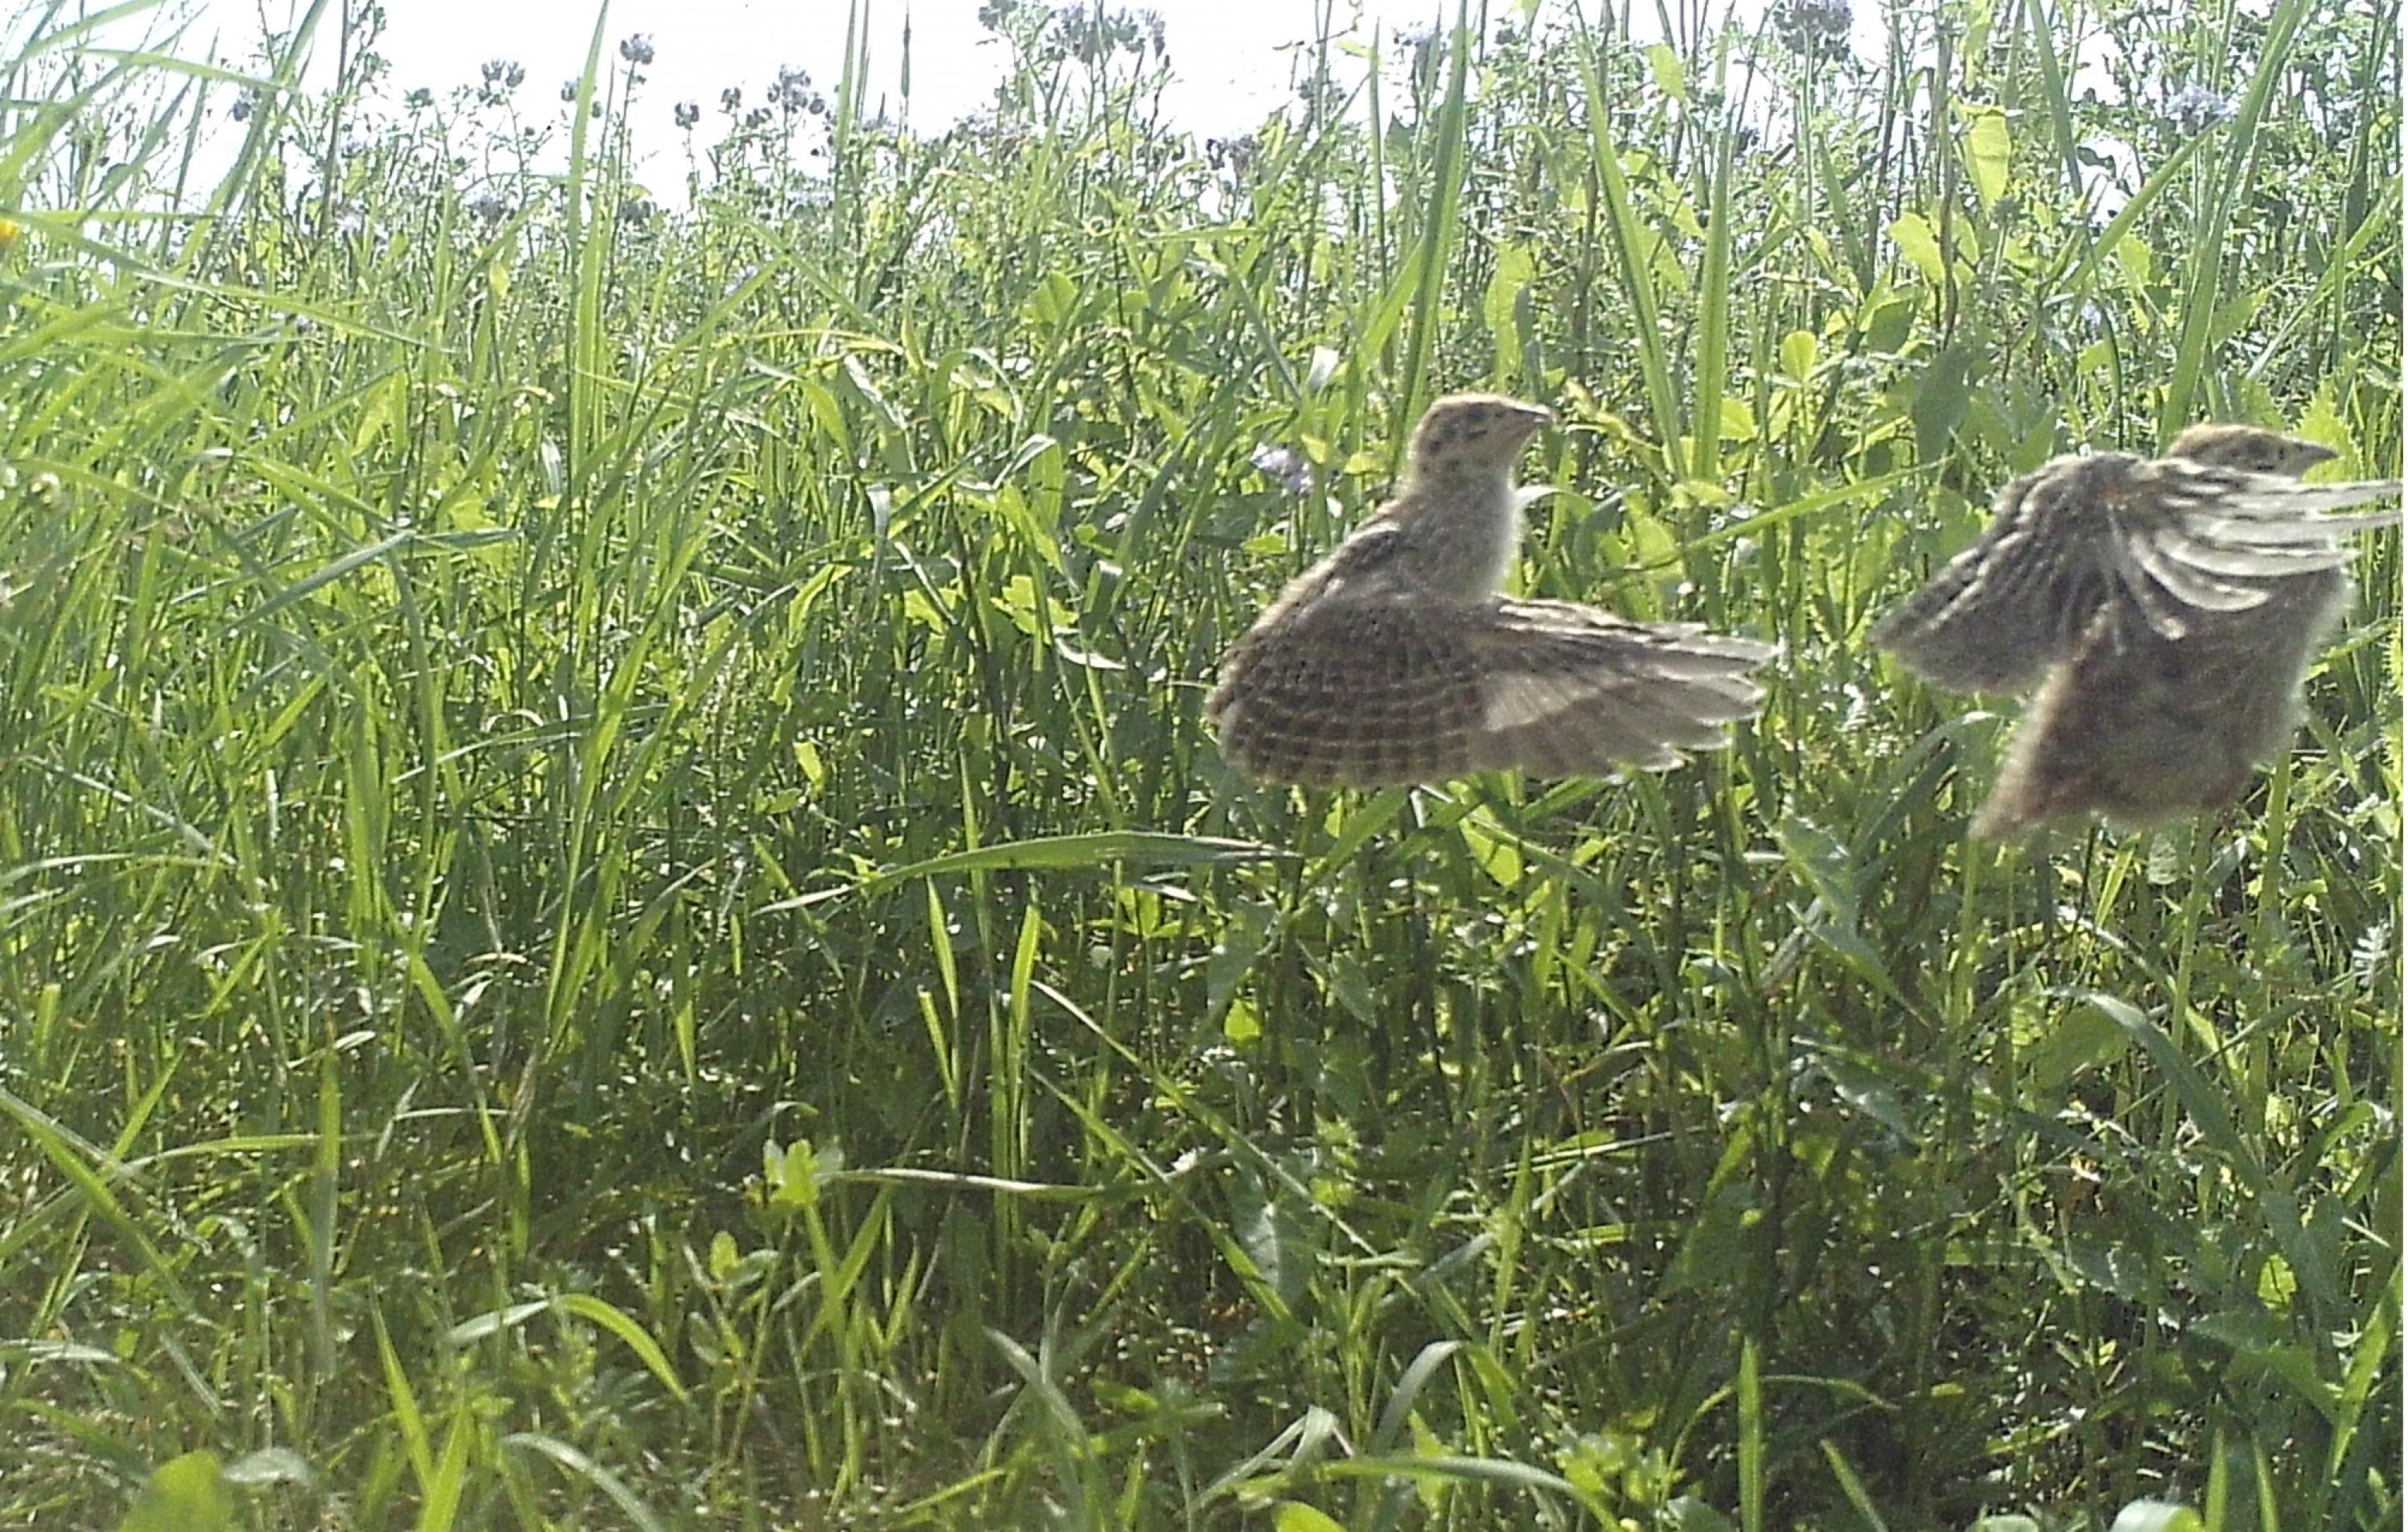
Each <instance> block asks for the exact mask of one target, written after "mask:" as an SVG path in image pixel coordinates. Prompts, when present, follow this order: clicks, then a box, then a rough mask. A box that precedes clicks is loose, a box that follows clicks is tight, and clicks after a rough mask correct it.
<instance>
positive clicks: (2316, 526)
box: [1872, 425, 2400, 692]
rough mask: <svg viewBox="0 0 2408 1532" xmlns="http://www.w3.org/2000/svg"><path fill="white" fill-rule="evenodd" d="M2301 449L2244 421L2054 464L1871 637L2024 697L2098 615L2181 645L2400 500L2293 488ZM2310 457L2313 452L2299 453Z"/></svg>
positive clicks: (2003, 503) (1970, 681) (1969, 681)
mask: <svg viewBox="0 0 2408 1532" xmlns="http://www.w3.org/2000/svg"><path fill="white" fill-rule="evenodd" d="M2302 448H2305V449H2307V450H2308V451H2322V449H2318V448H2315V447H2313V446H2312V445H2311V444H2309V443H2305V442H2300V441H2295V440H2294V439H2293V438H2291V437H2284V436H2281V435H2278V434H2277V433H2274V432H2272V431H2261V430H2258V429H2257V428H2256V427H2254V426H2233V425H2202V426H2193V427H2191V428H2190V429H2189V430H2187V431H2186V432H2184V433H2183V434H2182V435H2181V436H2179V437H2175V438H2174V443H2173V445H2172V446H2171V447H2170V448H2169V449H2168V450H2167V452H2166V455H2165V456H2163V457H2159V458H2142V457H2136V456H2133V455H2132V454H2130V453H2128V452H2094V453H2090V454H2087V455H2084V454H2071V455H2068V456H2065V457H2059V458H2054V459H2052V460H2050V461H2049V462H2047V463H2044V464H2042V465H2041V466H2040V467H2038V468H2036V469H2034V470H2033V471H2032V472H2030V473H2028V474H2026V475H2024V476H2023V477H2022V478H2020V479H2018V480H2014V482H2013V483H2010V484H2009V485H2008V486H2007V487H2006V488H2005V489H2003V490H2000V492H1999V495H1998V498H1997V500H1996V501H1995V502H1994V503H1993V505H1992V509H1993V512H1994V514H1993V516H1992V519H1991V522H1990V525H1989V527H1988V529H1987V530H1985V532H1984V533H1983V534H1982V537H1981V539H1980V540H1979V541H1978V542H1976V543H1974V545H1973V546H1972V547H1971V548H1969V549H1967V550H1966V551H1964V552H1962V553H1959V554H1957V557H1956V558H1955V559H1953V560H1952V561H1950V563H1949V564H1948V566H1947V567H1946V568H1944V569H1942V570H1941V571H1940V573H1938V574H1937V575H1934V576H1933V577H1932V578H1931V580H1929V581H1928V583H1926V584H1925V585H1924V587H1923V588H1922V589H1921V590H1919V591H1917V592H1915V593H1914V594H1913V595H1911V596H1909V597H1907V599H1906V600H1905V601H1903V602H1901V603H1899V606H1898V607H1897V608H1895V609H1892V610H1891V611H1890V612H1889V613H1888V614H1887V615H1885V616H1884V617H1883V618H1882V620H1881V621H1880V622H1879V623H1875V624H1874V626H1873V631H1872V641H1873V644H1874V646H1875V647H1876V648H1880V649H1885V650H1888V651H1891V652H1892V653H1895V654H1896V655H1898V657H1899V659H1900V660H1902V661H1904V662H1905V664H1906V666H1907V667H1908V668H1909V669H1911V670H1913V671H1914V672H1915V673H1916V674H1918V675H1920V676H1922V677H1923V678H1924V679H1925V680H1928V681H1930V682H1931V683H1932V684H1934V685H1936V686H1942V687H1946V688H1947V689H1949V690H1951V691H1957V692H2028V691H2029V690H2030V689H2031V688H2032V687H2033V686H2034V685H2035V684H2037V683H2038V682H2039V681H2040V680H2042V678H2043V677H2045V676H2046V675H2047V674H2048V673H2049V671H2050V670H2051V668H2052V667H2054V666H2057V664H2058V663H2059V662H2061V661H2064V660H2067V659H2070V658H2071V657H2072V656H2073V654H2074V653H2075V651H2077V650H2079V649H2080V648H2081V647H2082V645H2083V644H2084V642H2085V640H2086V639H2087V637H2088V636H2089V634H2090V632H2091V628H2092V624H2093V623H2094V621H2095V620H2096V619H2097V618H2098V617H2099V616H2100V613H2101V612H2106V613H2110V614H2111V615H2112V617H2113V620H2114V631H2116V632H2118V633H2119V634H2123V635H2127V636H2133V635H2137V634H2139V633H2140V632H2141V631H2142V630H2143V629H2144V628H2145V629H2146V630H2147V631H2149V632H2152V633H2155V634H2157V635H2158V636H2159V637H2165V638H2171V639H2179V638H2181V637H2183V636H2184V634H2185V633H2186V632H2187V631H2188V629H2189V627H2190V626H2191V624H2192V623H2196V622H2198V621H2200V620H2201V618H2202V616H2203V615H2204V614H2208V613H2214V612H2229V611H2239V610H2243V609H2247V608H2251V607H2256V606H2258V605H2260V604H2261V603H2263V602H2265V601H2266V600H2267V599H2268V595H2269V590H2270V588H2269V586H2268V585H2267V583H2266V582H2267V580H2270V579H2282V578H2285V577H2289V576H2295V575H2304V574H2312V573H2316V572H2319V571H2327V570H2334V569H2338V568H2340V567H2341V566H2343V565H2345V564H2347V563H2349V562H2350V561H2351V560H2352V559H2354V558H2356V557H2357V556H2358V553H2357V551H2356V550H2355V549H2352V548H2350V547H2348V546H2346V545H2344V544H2343V542H2342V540H2341V539H2342V537H2343V534H2345V533H2350V532H2356V531H2358V530H2360V529H2362V528H2365V527H2370V526H2378V525H2382V524H2384V523H2388V522H2393V521H2396V520H2398V519H2399V515H2398V512H2397V511H2396V510H2381V511H2372V512H2364V513H2360V514H2357V515H2351V516H2329V515H2321V514H2318V513H2319V512H2324V511H2331V510H2339V509H2342V508H2344V507H2348V506H2355V505H2359V504H2363V503H2364V502H2366V501H2369V500H2378V499H2384V498H2387V497H2390V496H2393V495H2397V494H2399V493H2400V484H2399V481H2398V480H2365V481H2361V482H2358V483H2349V484H2302V483H2300V482H2299V480H2298V477H2297V476H2298V475H2299V474H2300V472H2301V471H2302V468H2301V467H2300V466H2294V465H2293V463H2294V459H2295V456H2296V453H2297V451H2298V450H2300V449H2302ZM2311 461H2315V460H2311Z"/></svg>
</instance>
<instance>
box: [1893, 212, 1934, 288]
mask: <svg viewBox="0 0 2408 1532" xmlns="http://www.w3.org/2000/svg"><path fill="white" fill-rule="evenodd" d="M1889 237H1890V243H1892V244H1894V245H1896V246H1897V247H1898V248H1899V253H1900V254H1902V255H1904V256H1905V257H1906V259H1907V262H1908V264H1910V265H1913V266H1914V269H1915V270H1917V271H1919V272H1921V273H1922V274H1923V279H1924V280H1925V281H1927V282H1930V283H1931V284H1933V285H1934V286H1937V285H1939V283H1940V280H1941V279H1942V277H1943V276H1944V275H1945V273H1946V269H1947V267H1946V263H1944V262H1943V261H1942V259H1941V256H1940V236H1939V235H1938V234H1936V233H1934V232H1933V231H1932V227H1931V221H1930V220H1929V219H1928V218H1926V217H1924V216H1923V215H1922V214H1921V213H1900V214H1899V215H1898V217H1896V218H1894V219H1892V220H1891V221H1890V225H1889Z"/></svg>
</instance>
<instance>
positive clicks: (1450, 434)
mask: <svg viewBox="0 0 2408 1532" xmlns="http://www.w3.org/2000/svg"><path fill="white" fill-rule="evenodd" d="M1554 419H1555V413H1554V412H1553V411H1552V410H1548V409H1542V408H1540V407H1539V406H1537V405H1528V404H1524V403H1523V402H1522V401H1521V400H1519V399H1508V398H1506V397H1505V396H1503V395H1502V394H1448V395H1446V396H1445V397H1444V398H1442V399H1440V400H1438V401H1437V402H1436V403H1434V404H1432V405H1431V406H1430V407H1429V410H1428V412H1427V413H1426V414H1425V415H1423V416H1422V420H1421V423H1420V424H1419V425H1417V426H1415V427H1413V445H1412V465H1413V466H1414V467H1416V468H1420V469H1425V470H1436V471H1438V472H1441V473H1443V472H1445V471H1447V470H1449V469H1460V468H1496V467H1509V468H1510V467H1511V466H1512V464H1513V459H1514V458H1515V457H1517V456H1518V455H1520V453H1521V451H1522V444H1523V443H1524V442H1527V441H1528V440H1529V439H1530V437H1532V436H1533V435H1534V434H1535V433H1536V432H1537V431H1538V430H1539V428H1540V427H1541V426H1543V425H1545V424H1547V423H1548V422H1551V421H1553V420H1554Z"/></svg>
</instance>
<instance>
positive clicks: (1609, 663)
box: [1205, 394, 1774, 787]
mask: <svg viewBox="0 0 2408 1532" xmlns="http://www.w3.org/2000/svg"><path fill="white" fill-rule="evenodd" d="M1553 418H1554V417H1553V416H1552V415H1551V414H1550V413H1549V412H1548V411H1546V410H1544V409H1541V408H1539V407H1537V406H1535V405H1527V404H1523V403H1520V402H1519V401H1516V400H1513V399H1508V398H1503V397H1499V396H1498V395H1495V394H1450V395H1448V396H1446V397H1444V398H1441V399H1440V400H1438V401H1437V402H1436V403H1434V404H1432V405H1431V406H1430V408H1429V410H1428V412H1427V413H1426V414H1425V415H1423V417H1422V419H1421V422H1420V423H1419V424H1418V425H1416V426H1415V427H1414V428H1413V437H1412V445H1411V448H1410V450H1409V451H1408V454H1407V457H1406V463H1405V473H1404V478H1403V480H1402V482H1401V483H1400V484H1399V485H1398V489H1397V493H1396V497H1395V498H1394V499H1392V500H1390V501H1389V502H1388V503H1387V504H1386V505H1384V506H1382V507H1381V508H1379V510H1378V511H1377V512H1375V513H1374V514H1373V515H1372V516H1371V518H1370V519H1369V521H1367V522H1365V523H1363V525H1361V526H1360V527H1358V528H1356V529H1355V532H1354V533H1353V534H1351V535H1350V536H1349V537H1347V538H1346V539H1345V540H1344V541H1343V542H1341V543H1340V544H1339V545H1338V546H1337V547H1336V548H1335V549H1333V550H1331V551H1330V552H1329V553H1328V554H1327V556H1326V557H1325V558H1323V559H1322V560H1321V562H1319V563H1318V564H1315V565H1314V566H1312V568H1310V569H1307V570H1306V571H1305V572H1304V573H1303V574H1301V575H1298V576H1297V578H1296V579H1294V580H1290V581H1289V582H1288V584H1287V587H1286V589H1284V590H1283V591H1282V592H1281V593H1280V594H1279V598H1278V599H1277V600H1275V601H1273V602H1272V603H1271V605H1270V607H1269V609H1267V610H1265V611H1264V613H1263V614H1262V616H1261V617H1260V618H1259V619H1257V620H1256V621H1255V623H1254V626H1253V627H1252V628H1250V629H1248V630H1247V632H1246V634H1245V635H1244V637H1240V639H1239V640H1238V642H1237V643H1236V644H1235V645H1234V646H1232V647H1231V649H1230V651H1229V652H1228V655H1227V656H1226V658H1225V659H1224V660H1223V662H1222V665H1221V675H1220V681H1219V684H1218V685H1217V686H1215V687H1214V689H1213V691H1212V694H1211V698H1210V699H1209V700H1207V702H1206V703H1205V712H1206V715H1207V716H1208V717H1210V718H1211V720H1212V722H1213V723H1214V725H1215V727H1216V728H1217V730H1218V732H1219V736H1220V741H1221V752H1222V753H1223V755H1225V756H1226V758H1227V759H1228V760H1229V761H1230V762H1231V763H1232V764H1233V765H1235V766H1238V767H1239V769H1240V770H1242V771H1244V772H1245V773H1246V774H1247V775H1249V776H1251V777H1254V778H1256V779H1259V780H1264V781H1270V782H1292V783H1297V784H1300V785H1303V786H1309V787H1340V786H1344V787H1390V786H1405V785H1409V784H1412V783H1416V782H1435V781H1445V780H1453V779H1455V778H1460V777H1465V776H1469V774H1471V773H1472V772H1475V771H1484V770H1505V769H1515V768H1518V769H1522V770H1526V771H1530V772H1534V773H1537V774H1540V775H1542V776H1551V777H1566V776H1590V775H1598V776H1602V775H1608V774H1610V773H1611V772H1613V770H1614V768H1615V766H1617V764H1621V765H1628V766H1641V767H1645V768H1647V769H1650V770H1655V769H1660V768H1663V767H1667V766H1675V765H1677V764H1679V762H1680V760H1681V759H1682V757H1681V753H1680V752H1682V751H1684V750H1710V749H1713V748H1715V747H1717V746H1720V745H1722V744H1724V743H1725V742H1726V741H1727V734H1726V729H1725V725H1727V724H1729V723H1733V722H1736V721H1738V720H1740V719H1744V718H1750V717H1753V716H1755V714H1756V711H1757V709H1759V708H1761V707H1762V706H1763V703H1764V692H1763V690H1762V689H1761V688H1760V687H1758V686H1757V685H1756V683H1755V682H1754V681H1752V680H1749V679H1748V672H1750V671H1752V670H1754V669H1755V668H1756V666H1760V665H1762V664H1763V663H1764V662H1765V661H1766V660H1768V659H1770V657H1771V656H1772V654H1773V652H1774V650H1773V647H1772V646H1771V645H1770V644H1764V643H1759V642H1757V641H1756V640H1754V639H1751V638H1740V637H1728V636H1725V635H1720V634H1713V633H1708V632H1707V631H1705V630H1704V629H1703V628H1701V627H1699V626H1696V625H1694V624H1690V623H1634V622H1630V621H1628V620H1627V619H1624V618H1620V617H1616V616H1614V615H1613V614H1612V613H1611V612H1606V611H1601V610H1599V609H1597V608H1595V607H1587V606H1581V605H1578V604H1576V603H1573V602H1569V601H1537V600H1521V599H1516V598H1514V597H1512V596H1507V595H1505V594H1501V592H1500V590H1499V587H1500V586H1501V585H1502V583H1503V581H1504V579H1505V574H1506V571H1507V570H1508V569H1509V568H1510V567H1511V566H1512V561H1513V553H1514V550H1515V548H1516V546H1517V545H1518V544H1519V542H1520V541H1521V536H1522V515H1521V501H1520V498H1519V496H1518V495H1517V494H1516V493H1515V490H1514V486H1513V464H1514V460H1515V459H1516V458H1518V457H1519V456H1520V455H1521V451H1522V448H1523V445H1524V444H1525V443H1526V442H1527V441H1528V440H1529V438H1530V437H1531V436H1532V434H1534V433H1535V432H1537V431H1538V430H1539V429H1540V428H1541V426H1543V425H1545V424H1546V423H1547V422H1549V421H1551V420H1552V419H1553Z"/></svg>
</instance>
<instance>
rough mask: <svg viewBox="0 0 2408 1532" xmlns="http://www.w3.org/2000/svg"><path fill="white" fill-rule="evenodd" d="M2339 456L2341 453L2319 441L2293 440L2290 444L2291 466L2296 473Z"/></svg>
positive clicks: (2303, 471)
mask: <svg viewBox="0 0 2408 1532" xmlns="http://www.w3.org/2000/svg"><path fill="white" fill-rule="evenodd" d="M2339 456H2341V453H2339V452H2337V451H2334V450H2333V449H2331V448H2329V447H2327V446H2324V445H2323V444H2321V443H2319V442H2314V441H2295V442H2293V443H2292V444H2291V466H2292V469H2293V471H2295V472H2298V473H2305V472H2307V471H2308V470H2309V469H2310V468H2313V467H2315V465H2317V464H2319V463H2330V462H2331V461H2332V460H2333V459H2335V458H2337V457H2339Z"/></svg>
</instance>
